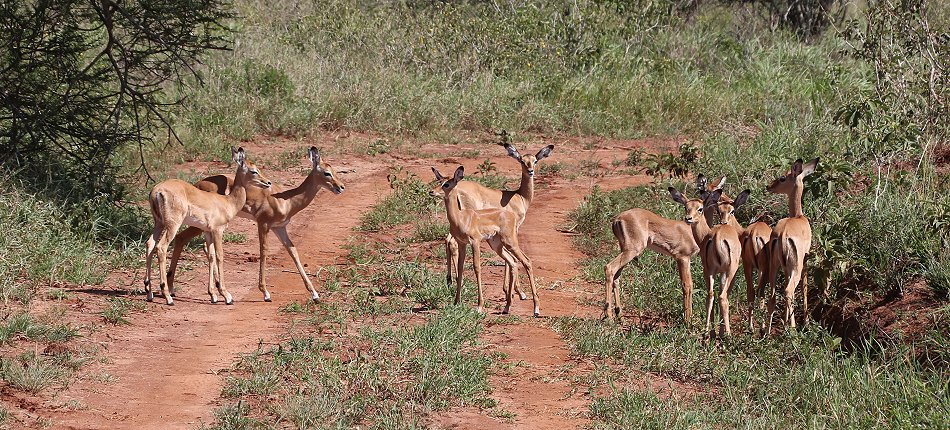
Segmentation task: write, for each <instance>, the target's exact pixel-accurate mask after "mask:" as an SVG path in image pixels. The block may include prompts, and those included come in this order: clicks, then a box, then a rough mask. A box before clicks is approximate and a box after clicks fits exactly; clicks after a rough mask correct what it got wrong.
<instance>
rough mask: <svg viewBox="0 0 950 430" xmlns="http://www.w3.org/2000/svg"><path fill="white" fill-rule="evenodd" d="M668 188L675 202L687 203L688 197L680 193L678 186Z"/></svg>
mask: <svg viewBox="0 0 950 430" xmlns="http://www.w3.org/2000/svg"><path fill="white" fill-rule="evenodd" d="M666 190H667V191H669V192H670V197H672V198H673V201H674V202H677V203H679V204H681V205H685V204H686V197H683V194H681V193H680V190H677V189H676V188H673V187H669V188H667V189H666Z"/></svg>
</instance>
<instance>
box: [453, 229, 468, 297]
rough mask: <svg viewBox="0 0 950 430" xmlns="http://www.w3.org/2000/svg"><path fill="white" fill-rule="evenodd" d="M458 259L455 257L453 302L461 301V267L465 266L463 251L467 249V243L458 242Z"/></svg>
mask: <svg viewBox="0 0 950 430" xmlns="http://www.w3.org/2000/svg"><path fill="white" fill-rule="evenodd" d="M456 243H457V244H458V248H457V249H458V259H456V261H455V264H456V266H455V267H456V269H455V304H456V305H457V304H459V303H462V269H463V268H464V267H465V252H466V251H467V248H468V244H467V243H458V242H456Z"/></svg>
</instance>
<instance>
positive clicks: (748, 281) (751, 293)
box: [742, 259, 761, 333]
mask: <svg viewBox="0 0 950 430" xmlns="http://www.w3.org/2000/svg"><path fill="white" fill-rule="evenodd" d="M742 272H743V274H744V275H745V298H746V304H747V305H748V307H749V333H751V332H752V330H753V328H754V327H755V302H756V299H755V283H754V282H752V280H753V279H752V276H753V273H752V262H751V261H748V260H745V259H743V262H742ZM760 277H761V276H760Z"/></svg>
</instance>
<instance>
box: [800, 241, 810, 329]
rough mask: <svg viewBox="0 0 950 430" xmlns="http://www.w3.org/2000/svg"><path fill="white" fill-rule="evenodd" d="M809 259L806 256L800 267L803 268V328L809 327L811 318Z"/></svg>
mask: <svg viewBox="0 0 950 430" xmlns="http://www.w3.org/2000/svg"><path fill="white" fill-rule="evenodd" d="M807 259H808V256H807V255H806V256H805V258H802V263H801V264H800V265H799V267H801V268H802V311H803V312H804V314H803V315H802V327H805V326H806V325H808V318H810V317H811V315H810V314H809V313H808V268H806V267H805V262H806V260H807Z"/></svg>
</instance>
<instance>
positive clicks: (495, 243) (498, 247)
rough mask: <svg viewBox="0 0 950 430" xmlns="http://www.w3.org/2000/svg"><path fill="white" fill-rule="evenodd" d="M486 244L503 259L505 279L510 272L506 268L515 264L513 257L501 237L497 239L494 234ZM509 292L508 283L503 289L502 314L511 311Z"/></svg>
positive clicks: (510, 291) (510, 290) (510, 288)
mask: <svg viewBox="0 0 950 430" xmlns="http://www.w3.org/2000/svg"><path fill="white" fill-rule="evenodd" d="M488 245H489V246H491V249H492V250H494V251H495V253H496V254H498V256H499V257H501V259H502V260H504V261H505V278H506V279H507V278H508V277H510V276H511V273H512V272H511V271H510V270H508V268H509V267H514V265H515V264H516V263H515V259H514V258H513V257H512V256H511V254H510V253H509V252H506V251H505V248H504V246H503V245H502V243H501V239H499V238H498V236H494V237H492V238H491V239H489V240H488ZM507 280H508V281H511V279H507ZM511 293H512V287H511V284H509V287H508V288H506V289H505V309H504V310H502V311H501V313H503V314H508V313H509V312H510V311H511V295H512V294H511Z"/></svg>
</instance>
